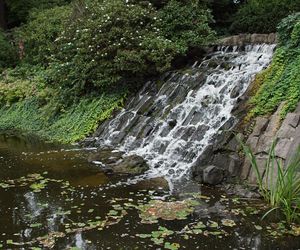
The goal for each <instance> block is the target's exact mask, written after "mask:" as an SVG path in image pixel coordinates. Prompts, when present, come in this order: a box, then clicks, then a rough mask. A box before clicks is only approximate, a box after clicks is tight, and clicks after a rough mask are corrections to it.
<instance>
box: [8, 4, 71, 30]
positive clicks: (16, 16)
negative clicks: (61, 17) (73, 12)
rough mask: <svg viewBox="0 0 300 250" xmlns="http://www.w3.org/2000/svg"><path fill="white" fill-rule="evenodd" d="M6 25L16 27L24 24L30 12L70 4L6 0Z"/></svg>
mask: <svg viewBox="0 0 300 250" xmlns="http://www.w3.org/2000/svg"><path fill="white" fill-rule="evenodd" d="M5 2H6V5H7V9H8V23H9V24H10V26H11V25H16V24H19V23H23V22H26V21H27V19H28V16H29V14H30V12H31V11H41V10H44V9H50V8H53V7H56V6H62V5H65V4H67V3H70V0H22V1H20V0H6V1H5Z"/></svg>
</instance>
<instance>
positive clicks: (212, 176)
mask: <svg viewBox="0 0 300 250" xmlns="http://www.w3.org/2000/svg"><path fill="white" fill-rule="evenodd" d="M223 179H224V171H223V169H221V168H219V167H216V166H207V167H206V168H205V169H204V170H203V183H205V184H209V185H218V184H220V183H221V182H222V181H223Z"/></svg>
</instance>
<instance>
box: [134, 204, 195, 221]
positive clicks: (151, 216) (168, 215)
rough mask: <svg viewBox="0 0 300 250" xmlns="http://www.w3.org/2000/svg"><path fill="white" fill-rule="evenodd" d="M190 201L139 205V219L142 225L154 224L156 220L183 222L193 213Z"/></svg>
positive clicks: (192, 205)
mask: <svg viewBox="0 0 300 250" xmlns="http://www.w3.org/2000/svg"><path fill="white" fill-rule="evenodd" d="M196 204H198V203H196V202H195V203H193V202H192V201H190V200H186V201H174V202H164V201H161V200H152V201H150V202H149V203H148V204H146V205H140V206H139V207H138V209H139V210H140V211H141V213H140V215H139V216H140V218H141V219H142V223H148V224H151V223H156V222H157V219H163V220H184V219H187V216H189V215H190V214H192V213H193V212H194V206H195V205H196Z"/></svg>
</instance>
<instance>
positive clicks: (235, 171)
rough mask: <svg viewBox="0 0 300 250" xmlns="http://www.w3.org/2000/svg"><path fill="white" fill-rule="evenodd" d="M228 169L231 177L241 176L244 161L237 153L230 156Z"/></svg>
mask: <svg viewBox="0 0 300 250" xmlns="http://www.w3.org/2000/svg"><path fill="white" fill-rule="evenodd" d="M229 159H230V161H229V165H228V171H229V174H230V176H231V177H237V176H239V174H240V172H241V166H242V161H241V159H240V157H239V156H238V155H237V154H232V155H230V156H229Z"/></svg>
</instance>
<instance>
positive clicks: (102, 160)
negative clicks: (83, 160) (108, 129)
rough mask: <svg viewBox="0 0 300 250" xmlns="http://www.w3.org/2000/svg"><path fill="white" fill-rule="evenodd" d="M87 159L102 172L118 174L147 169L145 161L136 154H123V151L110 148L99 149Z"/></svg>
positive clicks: (133, 172) (139, 171)
mask: <svg viewBox="0 0 300 250" xmlns="http://www.w3.org/2000/svg"><path fill="white" fill-rule="evenodd" d="M88 161H89V162H92V163H96V164H97V165H99V166H100V167H101V169H102V170H103V171H104V172H113V173H118V174H132V175H136V174H142V173H144V172H145V171H147V170H148V169H149V166H148V165H147V163H146V161H145V160H144V159H143V158H142V157H140V156H136V155H131V156H124V155H123V152H119V151H113V150H112V149H110V148H107V149H102V150H99V151H98V152H96V153H93V154H91V155H90V156H89V157H88Z"/></svg>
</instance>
